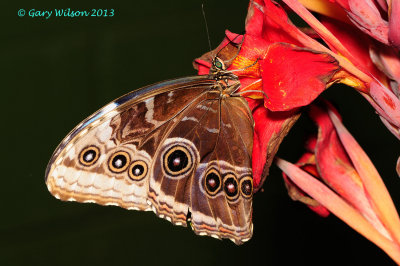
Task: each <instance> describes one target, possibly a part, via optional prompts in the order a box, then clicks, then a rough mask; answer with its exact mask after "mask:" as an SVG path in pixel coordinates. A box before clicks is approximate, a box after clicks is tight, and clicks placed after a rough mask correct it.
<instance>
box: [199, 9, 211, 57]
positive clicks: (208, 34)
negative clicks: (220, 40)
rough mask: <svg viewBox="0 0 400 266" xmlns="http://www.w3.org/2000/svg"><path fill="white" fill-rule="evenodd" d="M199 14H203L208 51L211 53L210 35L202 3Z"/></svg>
mask: <svg viewBox="0 0 400 266" xmlns="http://www.w3.org/2000/svg"><path fill="white" fill-rule="evenodd" d="M201 12H202V13H203V18H204V23H205V24H206V32H207V39H208V46H209V47H210V51H211V40H210V33H209V32H208V25H207V19H206V12H204V3H201Z"/></svg>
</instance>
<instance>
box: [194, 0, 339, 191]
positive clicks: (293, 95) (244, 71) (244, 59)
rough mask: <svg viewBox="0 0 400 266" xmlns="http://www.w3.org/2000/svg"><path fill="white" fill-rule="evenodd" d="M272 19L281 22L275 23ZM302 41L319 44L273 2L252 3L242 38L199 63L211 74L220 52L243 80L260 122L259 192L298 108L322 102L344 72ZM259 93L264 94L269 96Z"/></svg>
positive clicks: (231, 37)
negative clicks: (338, 74)
mask: <svg viewBox="0 0 400 266" xmlns="http://www.w3.org/2000/svg"><path fill="white" fill-rule="evenodd" d="M272 16H274V18H275V19H279V21H275V20H273V19H272V20H271V17H272ZM283 29H285V30H283ZM299 39H308V40H310V41H311V42H313V41H314V40H312V39H311V38H309V37H308V36H306V35H305V34H304V33H302V32H301V31H300V30H299V29H298V28H297V27H296V26H294V25H293V24H292V23H291V22H290V21H289V19H288V17H287V15H286V13H285V11H284V10H283V9H282V8H281V7H280V6H278V5H276V4H274V3H272V2H271V1H269V0H267V1H265V2H264V1H262V0H257V1H251V2H250V5H249V11H248V16H247V19H246V34H245V35H244V36H238V35H237V34H233V33H231V32H229V31H227V32H226V38H225V39H224V41H223V42H222V43H221V44H220V46H219V47H218V48H217V49H216V50H214V52H211V54H206V55H205V56H203V57H201V58H199V59H197V60H195V66H196V67H197V69H198V70H199V74H206V73H208V70H209V68H210V66H211V60H212V58H213V56H215V55H216V54H218V56H221V57H223V58H222V59H224V60H225V62H227V65H229V67H228V70H230V71H232V72H233V73H235V74H236V75H237V76H238V77H239V80H240V83H241V88H240V93H242V94H243V95H244V96H245V97H246V99H247V101H248V102H249V106H250V108H251V110H252V111H253V117H254V120H255V131H254V140H253V141H254V145H253V183H254V187H255V190H256V191H257V190H258V189H259V188H260V186H261V185H262V183H263V181H264V180H265V178H266V176H267V174H268V169H269V166H270V165H271V163H272V158H273V157H274V155H275V153H276V151H277V148H278V146H279V144H280V143H281V141H282V139H283V137H284V136H285V135H286V133H287V132H288V130H289V129H290V128H291V126H292V125H293V123H294V122H295V121H296V120H297V118H298V116H299V108H300V107H302V106H306V105H308V104H310V103H311V102H312V101H313V100H314V99H315V98H317V97H318V95H319V94H320V93H321V92H322V91H323V90H325V89H326V87H327V85H328V84H330V83H331V82H333V80H332V77H333V75H334V74H335V73H336V71H337V70H338V69H339V67H338V63H337V61H336V60H335V59H334V58H333V57H332V56H330V55H328V54H326V53H321V52H317V51H315V50H312V49H309V48H308V47H306V46H304V45H302V43H301V41H299ZM235 45H240V48H239V51H238V52H237V50H236V49H233V48H232V47H235ZM232 58H234V59H233V60H232V62H229V59H232ZM229 63H230V64H229ZM246 91H248V92H247V93H245V92H246ZM255 91H262V92H264V93H265V94H266V95H267V97H264V96H263V93H261V92H260V93H258V92H255Z"/></svg>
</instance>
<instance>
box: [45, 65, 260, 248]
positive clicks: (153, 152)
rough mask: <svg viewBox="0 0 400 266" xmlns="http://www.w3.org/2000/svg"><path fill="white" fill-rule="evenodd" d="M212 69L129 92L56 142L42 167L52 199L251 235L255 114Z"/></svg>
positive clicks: (241, 237) (204, 231) (222, 233)
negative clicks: (44, 166)
mask: <svg viewBox="0 0 400 266" xmlns="http://www.w3.org/2000/svg"><path fill="white" fill-rule="evenodd" d="M238 86H239V82H238V81H237V80H235V79H234V78H232V75H231V74H230V73H228V72H222V71H216V73H214V74H211V75H207V76H194V77H187V78H181V79H175V80H170V81H166V82H161V83H157V84H154V85H151V86H148V87H145V88H142V89H140V90H137V91H134V92H131V93H128V94H126V95H124V96H122V97H120V98H118V99H117V100H115V101H113V102H111V103H110V104H108V105H106V106H105V107H104V108H102V109H100V110H99V111H97V112H96V113H94V114H93V115H92V116H90V117H88V118H87V119H86V120H84V121H83V122H82V123H81V124H79V125H78V126H77V127H76V128H75V129H74V130H72V131H71V132H70V133H69V134H68V135H67V137H66V138H65V139H64V140H63V141H62V142H61V144H60V145H59V147H58V148H57V149H56V151H55V152H54V154H53V156H52V158H51V160H50V162H49V164H48V167H47V169H46V184H47V187H48V189H49V191H50V192H51V193H52V194H53V195H54V196H55V197H57V198H59V199H62V200H71V201H79V202H95V203H98V204H102V205H117V206H120V207H123V208H127V209H134V210H145V211H148V210H152V211H154V212H155V213H156V214H157V215H158V216H159V217H161V218H164V219H167V220H168V221H170V222H172V223H174V224H176V225H183V226H186V222H187V219H188V217H190V218H191V225H192V228H193V230H194V232H195V233H196V234H199V235H211V236H213V237H217V238H229V239H231V240H232V241H234V242H235V243H236V244H241V243H242V242H244V241H246V240H248V239H250V237H251V235H252V222H251V214H252V193H253V190H252V189H253V185H252V170H251V154H252V145H253V143H252V138H253V124H254V122H253V118H252V115H251V111H250V109H249V107H248V105H247V102H246V101H245V99H244V98H242V97H240V96H237V95H234V92H235V91H236V89H237V88H238Z"/></svg>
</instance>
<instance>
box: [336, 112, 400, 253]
mask: <svg viewBox="0 0 400 266" xmlns="http://www.w3.org/2000/svg"><path fill="white" fill-rule="evenodd" d="M328 112H329V116H330V118H331V120H332V123H333V124H334V125H335V128H336V131H337V133H338V136H339V138H340V140H341V142H342V144H343V146H344V148H345V149H346V152H347V154H348V155H349V158H350V159H351V161H352V163H353V165H354V167H355V169H356V170H357V172H358V174H359V176H360V178H361V180H362V182H363V184H364V186H365V189H366V191H367V193H368V195H369V197H370V199H371V200H370V202H371V204H372V207H373V210H374V212H375V213H376V214H377V216H378V217H379V219H380V220H381V222H382V224H383V225H384V226H385V228H386V230H387V231H388V232H389V233H390V236H391V238H392V239H393V241H394V242H396V243H397V245H398V247H399V246H400V220H399V216H398V214H397V211H396V208H395V206H394V204H393V201H392V199H391V197H390V195H389V192H388V191H387V189H386V187H385V184H384V183H383V181H382V179H381V178H380V176H379V173H378V171H377V170H376V168H375V167H374V165H373V164H372V162H371V161H370V159H369V158H368V156H367V155H366V154H365V152H364V151H363V149H362V148H361V147H360V146H359V145H358V143H357V142H356V141H355V139H354V138H353V136H351V134H350V133H349V132H348V131H347V129H346V128H345V127H344V126H343V125H342V123H341V122H340V120H339V119H338V117H337V116H336V115H335V114H334V112H332V111H328Z"/></svg>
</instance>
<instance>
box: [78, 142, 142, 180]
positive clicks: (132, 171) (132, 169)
mask: <svg viewBox="0 0 400 266" xmlns="http://www.w3.org/2000/svg"><path fill="white" fill-rule="evenodd" d="M99 157H100V149H99V148H98V147H96V146H88V147H86V148H84V149H83V150H82V151H81V152H80V154H79V162H80V164H81V165H83V166H92V165H94V164H95V163H96V162H97V160H98V159H99ZM107 166H108V169H109V170H110V171H111V172H113V173H116V174H119V173H122V172H124V171H126V170H127V169H128V176H129V178H130V179H132V180H134V181H140V180H142V179H143V178H144V177H145V176H146V175H147V171H148V167H147V163H146V162H145V161H143V160H135V161H133V162H132V163H131V159H130V156H129V154H128V153H127V152H126V151H117V152H115V153H113V154H112V155H111V156H110V158H109V159H108V163H107Z"/></svg>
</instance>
